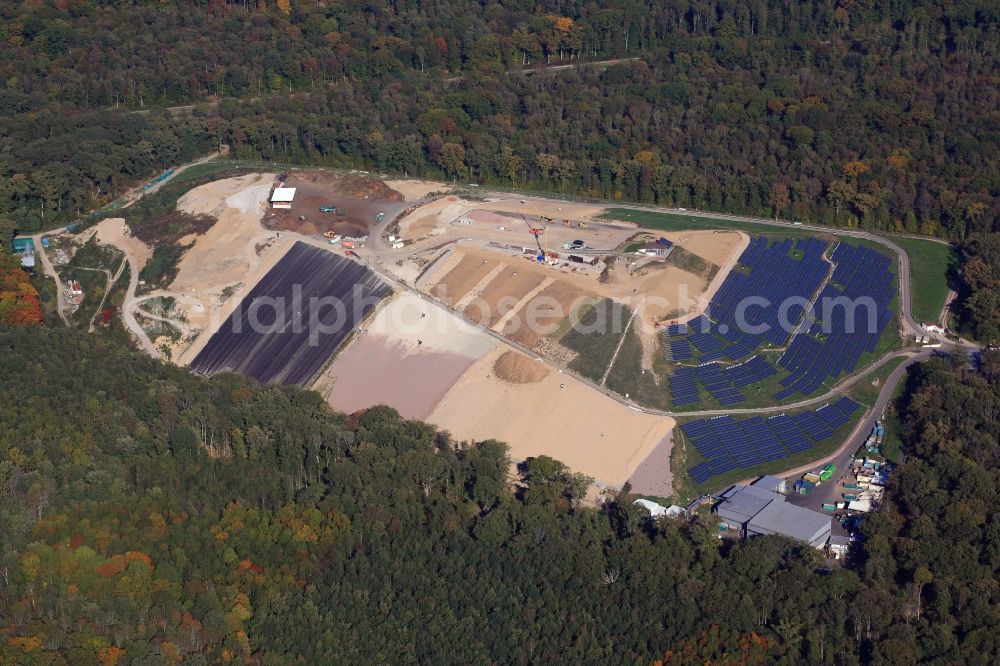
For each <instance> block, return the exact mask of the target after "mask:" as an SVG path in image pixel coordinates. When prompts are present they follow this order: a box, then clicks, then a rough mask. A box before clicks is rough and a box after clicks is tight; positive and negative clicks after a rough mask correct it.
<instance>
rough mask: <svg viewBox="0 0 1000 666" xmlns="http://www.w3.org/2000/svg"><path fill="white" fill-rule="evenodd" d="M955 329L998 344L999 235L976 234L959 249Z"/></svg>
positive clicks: (999, 339) (999, 320)
mask: <svg viewBox="0 0 1000 666" xmlns="http://www.w3.org/2000/svg"><path fill="white" fill-rule="evenodd" d="M960 258H961V265H960V267H959V272H960V274H959V275H958V276H956V282H957V283H958V284H959V291H958V296H959V298H958V301H957V302H956V304H955V307H954V308H953V309H954V310H955V314H956V316H957V320H958V323H959V330H960V331H961V332H962V333H963V334H964V335H967V336H969V337H971V338H972V339H973V340H976V341H978V342H980V343H982V344H986V345H997V344H1000V233H993V234H977V235H975V236H973V237H972V238H970V239H969V241H968V242H967V243H964V244H963V245H962V246H961V255H960Z"/></svg>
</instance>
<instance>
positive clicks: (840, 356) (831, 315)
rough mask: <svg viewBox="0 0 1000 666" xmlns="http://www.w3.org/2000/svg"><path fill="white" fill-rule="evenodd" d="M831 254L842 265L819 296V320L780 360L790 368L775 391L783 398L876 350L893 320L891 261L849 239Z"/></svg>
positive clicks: (814, 386) (834, 374)
mask: <svg viewBox="0 0 1000 666" xmlns="http://www.w3.org/2000/svg"><path fill="white" fill-rule="evenodd" d="M832 259H833V261H834V262H835V263H836V264H837V268H836V270H834V272H833V275H832V276H831V278H830V282H829V283H828V284H827V285H826V286H825V287H824V288H823V291H822V292H821V293H820V297H819V298H818V299H817V301H816V317H817V320H816V321H815V322H814V323H813V324H812V326H811V327H810V328H809V330H808V331H805V332H800V333H798V334H797V335H795V336H794V337H793V338H792V341H791V343H790V344H789V345H788V349H787V351H786V352H785V353H784V354H783V355H782V356H781V358H780V359H778V364H779V365H780V366H781V367H783V368H785V369H786V370H788V371H789V373H790V374H789V376H788V377H786V378H785V379H783V380H782V381H781V385H782V386H783V387H784V388H782V389H781V390H780V391H778V393H776V394H775V396H774V397H775V398H776V399H778V400H783V399H785V398H788V397H790V396H792V395H794V394H795V393H801V394H802V395H809V394H811V393H813V392H814V391H816V390H817V389H818V388H819V387H820V386H821V385H822V384H823V382H825V381H826V380H827V379H830V378H834V377H837V376H838V375H840V374H841V373H843V372H849V371H851V370H853V369H854V368H855V367H856V366H857V364H858V361H860V360H861V356H862V355H863V354H865V353H866V352H869V353H870V352H873V351H875V348H876V347H877V346H878V341H879V338H880V337H881V336H882V333H883V332H884V331H885V328H886V326H887V325H888V324H889V322H890V321H892V310H891V309H890V308H889V306H890V304H891V303H892V299H893V297H894V296H895V295H896V287H895V284H894V282H893V281H894V276H893V273H892V271H891V267H892V260H891V259H889V257H887V256H885V255H883V254H881V253H880V252H876V251H875V250H872V249H871V248H867V247H864V246H856V245H849V244H847V243H841V244H839V245H838V246H837V249H836V250H835V251H834V253H833V256H832ZM833 299H846V301H843V302H841V303H836V302H834V300H833ZM849 315H850V316H849ZM817 336H819V337H817Z"/></svg>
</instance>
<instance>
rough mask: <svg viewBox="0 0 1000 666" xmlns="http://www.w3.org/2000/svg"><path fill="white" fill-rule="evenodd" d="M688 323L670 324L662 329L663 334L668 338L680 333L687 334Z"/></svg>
mask: <svg viewBox="0 0 1000 666" xmlns="http://www.w3.org/2000/svg"><path fill="white" fill-rule="evenodd" d="M687 333H688V325H687V324H670V325H669V326H667V327H666V328H665V329H663V334H664V335H666V336H667V337H670V338H675V337H678V336H681V335H687Z"/></svg>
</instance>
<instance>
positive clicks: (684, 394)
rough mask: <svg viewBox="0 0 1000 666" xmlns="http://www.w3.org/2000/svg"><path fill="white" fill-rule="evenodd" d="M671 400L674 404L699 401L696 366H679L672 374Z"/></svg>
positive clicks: (688, 403) (687, 403)
mask: <svg viewBox="0 0 1000 666" xmlns="http://www.w3.org/2000/svg"><path fill="white" fill-rule="evenodd" d="M670 400H671V401H672V402H673V404H674V405H690V404H693V403H696V402H698V387H697V385H696V384H695V372H694V368H678V369H677V371H676V372H674V374H672V375H670Z"/></svg>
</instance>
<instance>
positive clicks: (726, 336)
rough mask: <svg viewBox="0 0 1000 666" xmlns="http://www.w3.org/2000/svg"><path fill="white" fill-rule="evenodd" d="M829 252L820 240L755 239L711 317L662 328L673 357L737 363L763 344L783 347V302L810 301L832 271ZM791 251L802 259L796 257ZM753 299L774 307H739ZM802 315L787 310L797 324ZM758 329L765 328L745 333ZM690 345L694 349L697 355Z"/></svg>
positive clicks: (714, 300)
mask: <svg viewBox="0 0 1000 666" xmlns="http://www.w3.org/2000/svg"><path fill="white" fill-rule="evenodd" d="M825 248H826V244H825V243H824V242H823V241H820V240H817V239H802V240H799V241H798V242H797V243H795V244H793V243H792V241H791V240H786V241H783V242H776V243H773V244H769V241H768V239H767V237H766V236H757V237H755V238H753V240H751V241H750V245H749V246H748V247H747V249H746V250H744V252H743V254H742V255H740V265H741V270H735V271H732V272H730V274H729V275H728V276H727V277H726V279H725V281H724V282H723V283H722V286H721V287H720V288H719V291H718V292H717V293H716V294H715V296H714V297H713V298H712V301H711V302H710V303H709V306H708V313H709V314H710V315H711V319H710V318H709V317H708V316H706V315H699V316H698V317H696V318H695V319H692V320H691V321H690V322H687V323H686V324H671V325H670V326H668V327H666V329H664V334H665V335H666V336H667V337H669V338H671V341H670V351H669V356H670V358H671V359H672V360H674V361H686V360H691V359H696V360H698V361H699V362H700V363H707V362H710V361H716V360H720V359H726V360H730V361H739V360H742V359H744V358H746V357H747V356H750V355H751V354H753V353H754V352H755V351H756V350H757V349H758V348H759V347H761V346H763V345H765V344H769V345H772V346H780V345H782V344H784V342H785V340H786V339H787V338H788V336H789V333H790V331H788V330H787V327H783V326H781V325H780V323H779V310H780V307H781V304H782V303H783V302H785V301H786V300H787V299H789V298H791V297H799V298H804V299H809V298H811V297H812V295H813V294H814V293H815V291H816V289H817V288H818V287H819V285H820V282H822V280H823V278H824V277H825V276H826V273H827V271H828V268H829V265H828V264H827V263H826V262H825V261H824V260H823V250H824V249H825ZM793 251H794V252H795V253H796V254H798V255H800V257H799V258H793V257H792V256H791V254H790V253H792V252H793ZM744 271H747V272H744ZM751 297H758V298H764V299H767V300H768V301H769V302H770V305H766V306H757V305H751V307H742V308H741V303H745V302H748V301H746V299H748V298H751ZM796 308H797V309H796ZM801 314H802V308H801V307H800V306H795V307H793V308H791V309H790V310H789V311H788V318H789V319H791V320H792V321H796V320H798V319H799V318H800V317H801ZM739 320H743V321H742V323H741V322H740V321H739ZM758 327H759V328H766V329H767V330H766V331H761V332H747V331H748V330H750V331H752V330H754V329H756V328H758ZM686 343H690V344H691V345H694V348H695V350H697V353H695V352H694V351H693V350H692V349H691V347H690V346H689V345H688V344H686Z"/></svg>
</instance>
